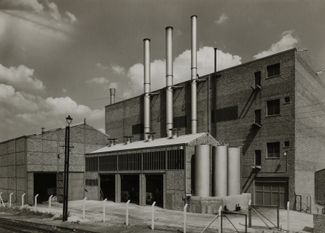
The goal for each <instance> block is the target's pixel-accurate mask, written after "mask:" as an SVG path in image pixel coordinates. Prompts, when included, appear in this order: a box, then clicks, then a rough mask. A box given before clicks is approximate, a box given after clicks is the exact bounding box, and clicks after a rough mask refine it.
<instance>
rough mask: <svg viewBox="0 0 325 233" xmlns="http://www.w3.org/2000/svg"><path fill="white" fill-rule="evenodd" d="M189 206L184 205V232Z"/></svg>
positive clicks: (184, 230)
mask: <svg viewBox="0 0 325 233" xmlns="http://www.w3.org/2000/svg"><path fill="white" fill-rule="evenodd" d="M187 206H188V204H185V205H184V210H183V212H184V225H183V232H184V233H186V222H187Z"/></svg>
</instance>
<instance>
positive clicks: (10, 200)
mask: <svg viewBox="0 0 325 233" xmlns="http://www.w3.org/2000/svg"><path fill="white" fill-rule="evenodd" d="M12 195H14V193H10V194H9V208H11V203H12Z"/></svg>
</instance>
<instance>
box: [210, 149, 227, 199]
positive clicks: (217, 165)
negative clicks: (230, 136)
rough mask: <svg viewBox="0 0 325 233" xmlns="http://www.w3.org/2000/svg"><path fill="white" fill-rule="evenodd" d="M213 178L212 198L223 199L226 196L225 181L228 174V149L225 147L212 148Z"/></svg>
mask: <svg viewBox="0 0 325 233" xmlns="http://www.w3.org/2000/svg"><path fill="white" fill-rule="evenodd" d="M213 157H214V161H213V165H214V166H213V167H214V172H213V177H214V179H213V180H214V185H213V186H214V196H217V197H225V196H227V186H228V184H227V182H228V181H227V180H228V174H227V169H225V168H226V167H227V165H228V147H227V146H217V147H214V153H213Z"/></svg>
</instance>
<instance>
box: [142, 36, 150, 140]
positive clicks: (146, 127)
mask: <svg viewBox="0 0 325 233" xmlns="http://www.w3.org/2000/svg"><path fill="white" fill-rule="evenodd" d="M143 44H144V139H145V140H146V141H147V140H148V139H149V133H150V92H151V90H150V89H151V84H150V81H151V77H150V76H151V70H150V39H147V38H146V39H143Z"/></svg>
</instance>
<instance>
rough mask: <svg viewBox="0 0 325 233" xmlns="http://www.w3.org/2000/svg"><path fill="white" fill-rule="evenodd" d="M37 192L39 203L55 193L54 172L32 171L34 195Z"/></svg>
mask: <svg viewBox="0 0 325 233" xmlns="http://www.w3.org/2000/svg"><path fill="white" fill-rule="evenodd" d="M36 194H38V195H39V196H38V198H37V201H38V202H39V203H41V202H44V201H47V200H48V198H49V196H51V195H53V196H55V195H56V173H45V172H44V173H34V196H35V195H36Z"/></svg>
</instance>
